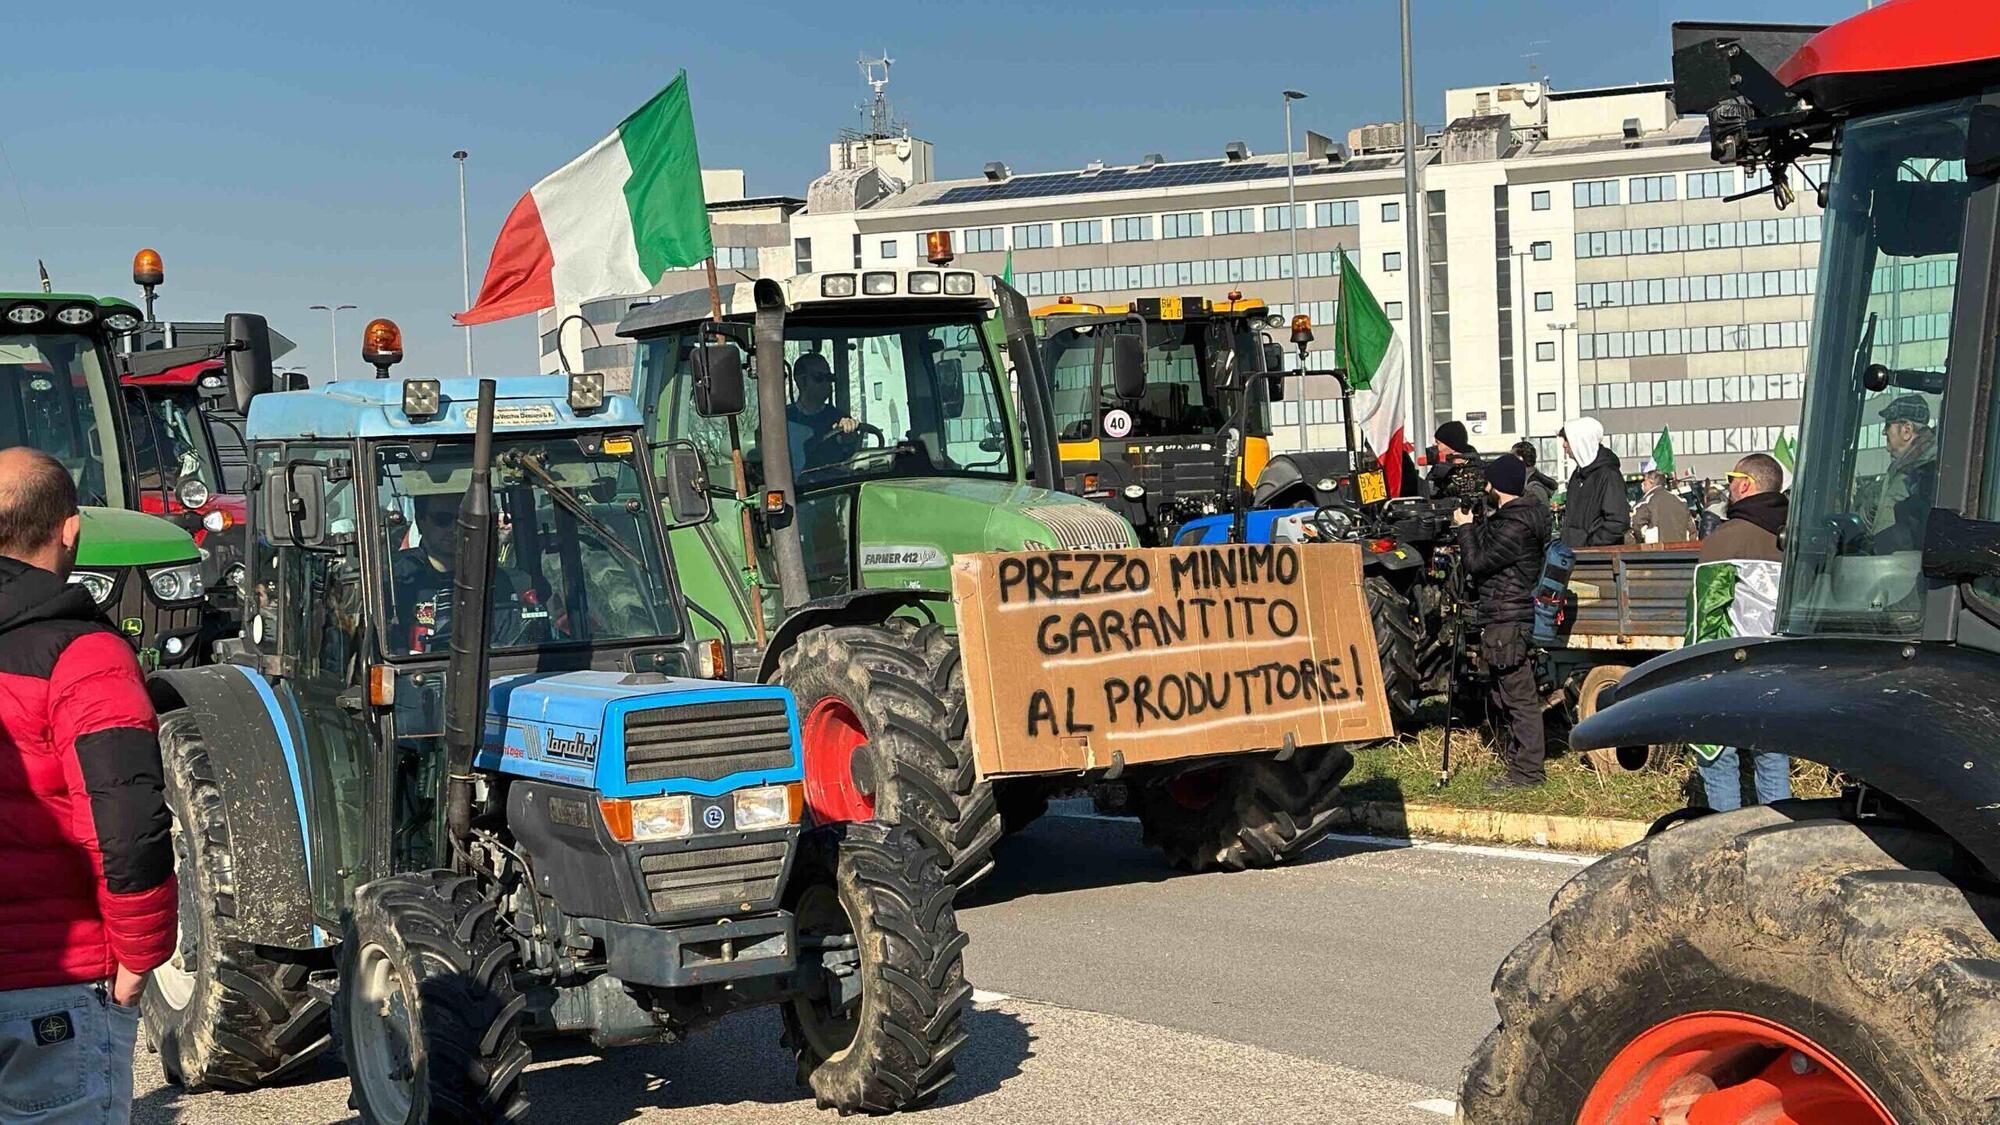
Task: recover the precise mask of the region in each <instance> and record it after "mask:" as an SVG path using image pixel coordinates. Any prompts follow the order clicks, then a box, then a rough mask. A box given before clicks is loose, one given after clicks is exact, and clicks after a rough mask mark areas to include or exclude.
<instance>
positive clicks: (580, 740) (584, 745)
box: [548, 730, 597, 765]
mask: <svg viewBox="0 0 2000 1125" xmlns="http://www.w3.org/2000/svg"><path fill="white" fill-rule="evenodd" d="M548 753H549V757H551V758H560V759H561V760H563V761H565V762H581V763H583V764H584V765H591V764H593V763H595V762H596V761H597V739H595V738H592V737H591V736H590V732H589V731H581V730H580V731H577V732H576V736H575V737H574V738H563V737H562V736H560V735H555V734H551V735H549V751H548Z"/></svg>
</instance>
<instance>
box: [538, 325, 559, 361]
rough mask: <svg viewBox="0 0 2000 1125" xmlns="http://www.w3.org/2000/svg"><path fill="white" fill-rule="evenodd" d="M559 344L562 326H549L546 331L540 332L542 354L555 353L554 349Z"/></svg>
mask: <svg viewBox="0 0 2000 1125" xmlns="http://www.w3.org/2000/svg"><path fill="white" fill-rule="evenodd" d="M561 346H562V328H561V327H560V326H558V327H555V328H551V329H549V330H548V331H547V332H544V333H542V354H543V355H553V354H555V350H556V349H557V348H559V347H561Z"/></svg>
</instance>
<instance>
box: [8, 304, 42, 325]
mask: <svg viewBox="0 0 2000 1125" xmlns="http://www.w3.org/2000/svg"><path fill="white" fill-rule="evenodd" d="M48 318H49V310H47V309H45V308H43V307H42V306H40V305H15V306H14V307H13V308H11V309H8V310H7V323H9V324H19V325H23V326H25V325H30V324H40V323H41V322H43V321H45V320H47V319H48Z"/></svg>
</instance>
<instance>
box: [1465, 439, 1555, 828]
mask: <svg viewBox="0 0 2000 1125" xmlns="http://www.w3.org/2000/svg"><path fill="white" fill-rule="evenodd" d="M1482 475H1483V476H1484V477H1485V479H1486V491H1487V495H1488V498H1489V499H1490V500H1491V502H1492V505H1493V512H1492V514H1491V515H1488V516H1487V517H1486V518H1485V519H1483V520H1480V519H1474V518H1473V515H1472V513H1470V512H1466V511H1462V510H1461V511H1456V512H1453V513H1452V523H1453V524H1455V525H1457V532H1456V534H1457V536H1458V551H1459V565H1461V566H1463V567H1464V568H1465V572H1466V575H1467V576H1468V577H1469V578H1470V579H1471V582H1472V593H1473V598H1474V601H1475V603H1476V604H1475V606H1474V610H1475V614H1474V618H1475V621H1476V624H1477V627H1478V629H1479V656H1480V662H1481V663H1482V664H1483V665H1484V666H1485V669H1486V673H1487V675H1488V677H1489V686H1488V692H1489V700H1490V703H1491V707H1492V714H1493V719H1494V726H1495V730H1494V736H1495V742H1496V744H1497V746H1498V748H1499V752H1500V760H1501V761H1502V762H1504V763H1506V766H1507V772H1506V773H1505V774H1504V775H1502V776H1501V777H1498V778H1496V779H1494V781H1493V786H1494V787H1495V788H1501V789H1512V788H1519V787H1521V786H1526V785H1540V784H1541V783H1542V781H1543V776H1544V775H1543V770H1542V759H1543V754H1544V750H1545V746H1544V742H1543V737H1542V700H1541V692H1540V691H1539V690H1538V689H1537V688H1536V686H1535V665H1534V660H1533V653H1532V652H1531V651H1530V647H1529V641H1528V637H1529V634H1530V632H1532V631H1533V625H1534V619H1535V600H1534V597H1535V582H1536V580H1537V579H1539V578H1540V577H1541V574H1542V555H1543V553H1544V551H1545V550H1546V549H1547V547H1548V539H1549V509H1548V505H1546V504H1538V503H1536V502H1535V501H1533V500H1530V499H1527V498H1525V497H1524V496H1522V493H1523V492H1524V491H1525V490H1526V488H1527V483H1528V466H1527V465H1525V464H1523V463H1522V461H1521V459H1520V458H1519V457H1516V456H1514V455H1513V454H1511V453H1503V454H1501V455H1500V456H1498V457H1495V458H1494V459H1493V460H1491V461H1489V462H1487V463H1486V467H1485V469H1484V470H1483V472H1482Z"/></svg>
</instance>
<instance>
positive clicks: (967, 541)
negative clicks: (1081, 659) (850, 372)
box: [861, 477, 1139, 588]
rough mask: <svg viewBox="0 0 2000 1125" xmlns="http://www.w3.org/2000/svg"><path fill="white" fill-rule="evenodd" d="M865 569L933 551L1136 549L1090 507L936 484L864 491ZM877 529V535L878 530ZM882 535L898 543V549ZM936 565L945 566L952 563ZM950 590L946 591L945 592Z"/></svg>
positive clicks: (1028, 488)
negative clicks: (896, 554) (892, 552)
mask: <svg viewBox="0 0 2000 1125" xmlns="http://www.w3.org/2000/svg"><path fill="white" fill-rule="evenodd" d="M861 507H862V515H861V550H862V569H864V570H868V569H872V568H873V564H872V562H871V559H870V549H871V548H876V549H878V553H879V549H886V548H893V547H912V546H928V547H933V548H936V549H937V550H939V551H942V552H943V553H944V554H945V555H946V556H950V555H956V554H967V553H971V552H975V551H1019V550H1022V549H1023V548H1027V549H1030V550H1045V549H1048V548H1057V549H1071V550H1084V549H1115V548H1119V547H1130V546H1134V545H1136V544H1137V543H1138V542H1139V538H1138V536H1137V535H1135V534H1134V533H1133V531H1132V525H1131V524H1129V523H1127V522H1126V521H1125V520H1124V519H1122V518H1120V517H1119V516H1117V515H1116V514H1114V513H1112V512H1109V511H1106V510H1105V509H1104V508H1103V506H1101V505H1098V504H1093V503H1091V502H1090V501H1088V500H1084V499H1081V498H1079V497H1075V496H1068V495H1065V494H1063V493H1060V492H1051V491H1049V490H1048V489H1045V488H1036V487H1034V486H1033V485H1027V484H1017V483H1013V482H1009V481H983V480H969V479H965V478H952V477H931V478H922V479H917V480H890V481H870V482H868V483H867V484H864V485H862V486H861ZM878 529H879V530H878ZM884 535H896V536H898V538H897V540H896V541H895V542H890V541H889V540H888V539H885V538H883V536H884ZM937 565H940V566H948V565H949V558H948V557H947V558H946V559H945V560H943V561H942V562H939V563H938V564H937ZM947 588H948V587H947Z"/></svg>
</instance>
